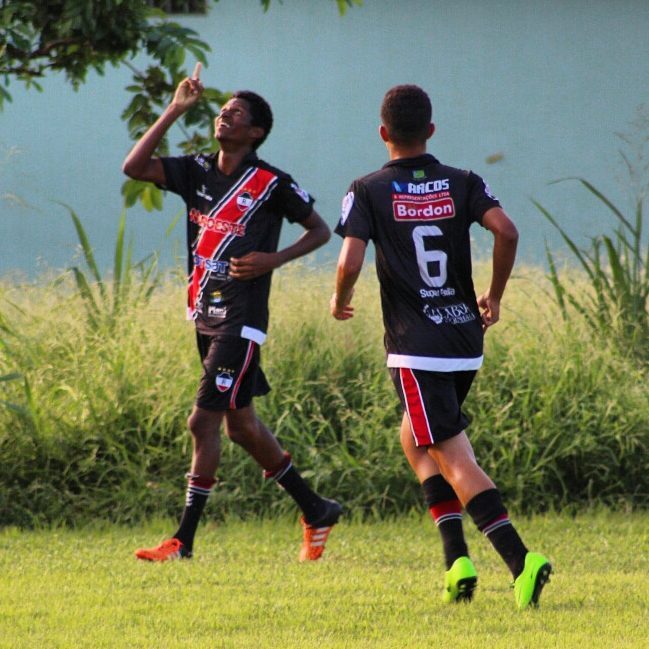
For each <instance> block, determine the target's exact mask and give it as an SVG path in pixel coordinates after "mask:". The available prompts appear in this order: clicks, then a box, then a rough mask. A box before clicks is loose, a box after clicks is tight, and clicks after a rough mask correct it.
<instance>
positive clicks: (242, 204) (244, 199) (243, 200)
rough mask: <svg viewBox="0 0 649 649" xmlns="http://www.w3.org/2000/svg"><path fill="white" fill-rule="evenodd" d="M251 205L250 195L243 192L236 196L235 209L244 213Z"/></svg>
mask: <svg viewBox="0 0 649 649" xmlns="http://www.w3.org/2000/svg"><path fill="white" fill-rule="evenodd" d="M252 203H253V198H252V194H250V193H248V192H243V193H241V194H239V195H238V196H237V207H238V208H239V209H240V210H241V211H242V212H245V211H246V210H247V209H248V208H249V207H250V206H251V205H252Z"/></svg>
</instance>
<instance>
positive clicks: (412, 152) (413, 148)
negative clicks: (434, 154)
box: [386, 142, 426, 160]
mask: <svg viewBox="0 0 649 649" xmlns="http://www.w3.org/2000/svg"><path fill="white" fill-rule="evenodd" d="M386 146H387V149H388V156H389V157H390V160H399V159H401V158H416V157H417V156H420V155H424V154H425V153H426V144H425V143H423V144H412V145H400V144H395V143H394V142H387V143H386Z"/></svg>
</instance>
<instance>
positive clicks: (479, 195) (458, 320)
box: [335, 154, 500, 372]
mask: <svg viewBox="0 0 649 649" xmlns="http://www.w3.org/2000/svg"><path fill="white" fill-rule="evenodd" d="M499 205H500V204H499V202H498V199H497V198H495V197H494V196H492V194H491V193H490V191H489V188H488V186H487V185H486V184H485V182H484V181H483V180H482V178H480V177H479V176H477V175H476V174H474V173H472V172H470V171H464V170H461V169H455V168H453V167H447V166H445V165H442V164H440V162H439V161H438V160H436V159H435V158H434V157H433V156H432V155H428V154H426V155H422V156H418V157H416V158H408V159H400V160H393V161H390V162H388V163H387V164H386V165H384V166H383V168H382V169H380V170H379V171H376V172H374V173H372V174H369V175H368V176H364V177H363V178H359V179H357V180H355V181H354V182H353V183H352V185H351V187H350V189H349V192H348V193H347V195H346V196H345V198H344V199H343V209H342V216H341V219H340V222H339V223H338V226H337V227H336V230H335V231H336V233H337V234H339V235H341V236H343V237H346V236H348V237H356V238H359V239H362V240H363V241H366V242H367V241H369V240H370V239H371V240H372V241H374V245H375V248H376V269H377V275H378V278H379V283H380V287H381V303H382V307H383V322H384V326H385V346H386V350H387V353H388V366H389V367H410V368H413V369H421V370H429V371H440V372H451V371H459V370H474V369H478V368H479V367H480V366H481V364H482V342H483V334H482V326H481V319H480V313H479V310H478V305H477V302H476V296H475V291H474V288H473V280H472V278H471V247H470V240H469V228H470V226H471V224H472V223H473V222H474V221H476V222H478V223H480V224H481V221H482V216H483V215H484V213H485V212H486V211H487V210H488V209H490V208H492V207H496V206H499Z"/></svg>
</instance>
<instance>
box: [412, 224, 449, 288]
mask: <svg viewBox="0 0 649 649" xmlns="http://www.w3.org/2000/svg"><path fill="white" fill-rule="evenodd" d="M442 234H443V233H442V231H441V230H440V229H439V228H438V227H437V226H436V225H418V226H417V227H416V228H415V229H414V230H413V231H412V241H413V243H414V244H415V252H416V254H417V264H418V265H419V274H420V275H421V278H422V279H423V280H424V283H425V284H426V286H430V287H431V288H439V287H440V286H444V284H446V278H447V272H446V264H447V262H448V255H447V254H446V253H445V252H444V251H443V250H426V248H425V246H424V239H425V238H426V237H440V236H442ZM429 264H435V266H437V274H436V275H431V274H430V272H429V267H430V266H429ZM435 266H433V268H435Z"/></svg>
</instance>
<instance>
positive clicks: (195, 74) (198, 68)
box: [192, 61, 203, 81]
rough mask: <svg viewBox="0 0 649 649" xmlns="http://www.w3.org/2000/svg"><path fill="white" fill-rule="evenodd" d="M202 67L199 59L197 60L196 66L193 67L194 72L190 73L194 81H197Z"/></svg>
mask: <svg viewBox="0 0 649 649" xmlns="http://www.w3.org/2000/svg"><path fill="white" fill-rule="evenodd" d="M202 67H203V64H202V63H201V62H200V61H198V62H197V63H196V66H195V67H194V72H193V73H192V79H195V80H196V81H198V79H199V77H200V76H201V69H202Z"/></svg>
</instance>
